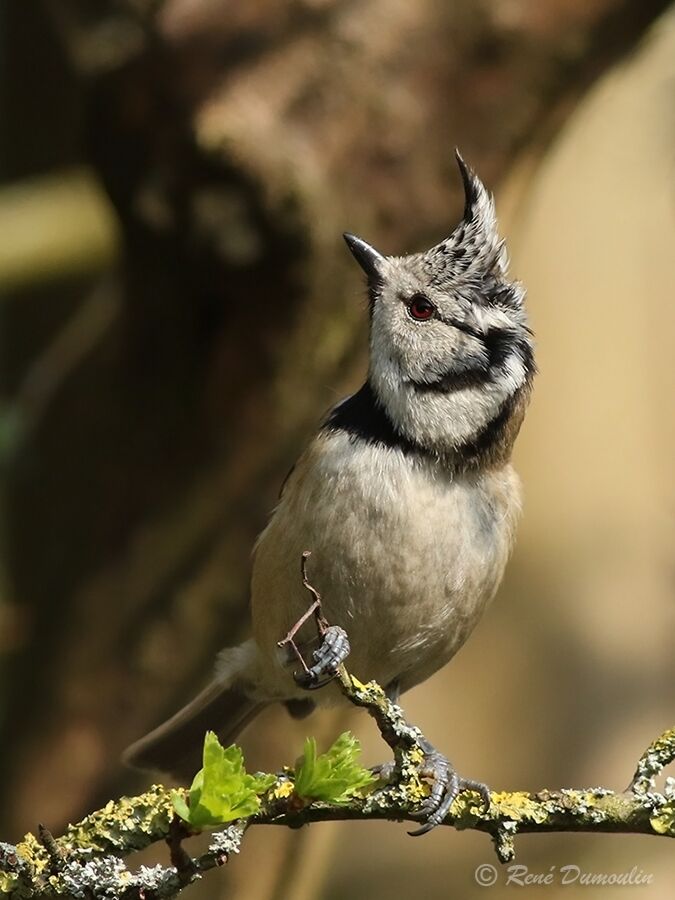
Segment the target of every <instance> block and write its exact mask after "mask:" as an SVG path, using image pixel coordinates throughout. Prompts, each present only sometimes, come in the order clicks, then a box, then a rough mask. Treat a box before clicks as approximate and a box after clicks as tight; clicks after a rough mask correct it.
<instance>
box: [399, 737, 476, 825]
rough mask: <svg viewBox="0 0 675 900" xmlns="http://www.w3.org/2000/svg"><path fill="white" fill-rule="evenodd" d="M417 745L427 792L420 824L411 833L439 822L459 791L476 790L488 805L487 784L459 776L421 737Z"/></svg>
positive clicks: (420, 814) (445, 814) (443, 757)
mask: <svg viewBox="0 0 675 900" xmlns="http://www.w3.org/2000/svg"><path fill="white" fill-rule="evenodd" d="M420 745H421V747H422V751H423V753H424V764H423V766H422V767H421V770H420V773H421V775H422V776H423V777H425V778H429V779H431V793H430V794H429V796H428V797H427V798H426V800H425V801H424V803H422V805H421V808H420V811H419V817H420V818H421V819H422V820H423V824H422V825H421V827H420V828H417V829H416V830H415V831H410V832H408V833H409V834H410V835H411V836H412V837H418V836H419V835H422V834H427V832H429V831H431V830H432V829H433V828H435V827H436V826H437V825H440V824H441V823H442V822H443V821H444V819H445V817H446V816H447V815H448V813H449V812H450V808H451V807H452V804H453V803H454V802H455V799H456V798H457V797H458V796H459V794H461V793H462V791H476V793H477V794H480V796H481V799H482V800H483V803H484V804H485V808H486V810H488V809H489V808H490V791H489V788H488V787H487V785H485V784H483V783H482V782H481V781H473V780H471V779H468V778H462V777H461V775H458V774H457V772H456V771H455V769H454V767H453V766H452V763H451V762H450V761H449V760H448V759H447V757H445V756H444V755H443V754H442V753H439V752H438V750H436V749H435V747H433V746H432V745H431V744H430V743H429V742H428V741H426V740H422V741H420Z"/></svg>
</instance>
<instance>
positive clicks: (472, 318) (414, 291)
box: [345, 154, 534, 456]
mask: <svg viewBox="0 0 675 900" xmlns="http://www.w3.org/2000/svg"><path fill="white" fill-rule="evenodd" d="M457 162H458V164H459V169H460V172H461V175H462V180H463V183H464V192H465V198H466V199H465V207H464V215H463V217H462V220H461V222H460V223H459V224H458V225H457V227H456V228H455V230H454V231H453V232H452V234H451V235H450V237H448V238H446V239H445V240H444V241H442V242H441V243H440V244H437V245H436V246H434V247H432V248H431V249H430V250H427V251H425V252H423V253H415V254H412V255H410V256H401V257H397V256H384V255H382V254H381V253H379V252H378V251H377V250H375V248H374V247H371V246H370V245H369V244H367V243H366V242H365V241H362V240H361V239H360V238H357V237H355V236H353V235H350V234H346V235H345V240H346V242H347V245H348V246H349V249H350V250H351V252H352V254H353V255H354V257H355V258H356V260H357V262H358V263H359V264H360V266H361V267H362V268H363V269H364V271H365V272H366V274H367V276H368V289H369V296H370V310H371V327H370V369H369V381H370V385H371V387H372V390H373V392H374V394H375V397H376V399H377V401H378V403H379V404H380V406H381V407H382V409H383V410H384V411H385V412H386V414H387V416H388V417H389V419H390V420H391V423H392V425H393V426H394V427H395V428H396V429H397V431H399V433H400V434H401V435H403V436H404V437H405V438H406V439H408V440H410V441H412V442H413V443H415V444H417V445H419V446H421V447H423V448H424V449H426V450H430V451H433V452H436V453H437V454H439V455H442V456H447V455H455V456H457V455H460V456H461V454H462V453H464V452H468V453H471V452H474V451H473V449H472V448H473V447H474V445H475V443H476V442H477V441H478V442H480V441H481V439H482V437H483V436H484V435H485V432H486V429H489V428H491V427H492V426H493V425H494V423H495V421H496V420H499V422H500V424H501V425H504V424H505V423H506V424H509V423H510V425H511V431H513V427H512V426H513V423H512V422H511V421H510V420H511V418H512V416H514V415H515V416H518V417H519V419H518V422H517V423H516V428H515V431H516V432H517V427H518V426H519V425H520V420H521V419H522V413H523V412H524V408H525V402H526V400H527V396H528V395H529V387H530V382H531V379H532V376H533V374H534V361H533V351H532V340H531V332H530V331H529V329H528V327H527V317H526V314H525V310H524V307H523V300H524V296H525V292H524V290H523V288H522V286H521V285H520V284H518V283H517V282H513V281H510V280H509V279H508V274H507V266H508V259H507V254H506V248H505V245H504V242H503V241H502V240H501V239H500V237H499V234H498V232H497V222H496V217H495V209H494V202H493V199H492V197H491V195H490V194H489V193H488V192H487V190H486V189H485V186H484V185H483V183H482V182H481V181H480V179H479V178H478V177H477V176H476V175H475V173H474V172H472V170H471V169H470V168H469V167H468V166H467V165H466V163H465V162H464V161H463V159H462V158H461V156H460V155H459V154H457ZM521 407H522V411H521ZM513 438H515V434H513ZM511 443H512V440H511ZM509 449H510V447H509Z"/></svg>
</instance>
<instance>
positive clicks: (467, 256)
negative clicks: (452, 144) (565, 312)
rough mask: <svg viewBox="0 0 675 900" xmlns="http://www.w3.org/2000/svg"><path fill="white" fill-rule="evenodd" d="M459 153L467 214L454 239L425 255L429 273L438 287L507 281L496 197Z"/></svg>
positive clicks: (506, 261)
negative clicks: (478, 280)
mask: <svg viewBox="0 0 675 900" xmlns="http://www.w3.org/2000/svg"><path fill="white" fill-rule="evenodd" d="M455 154H456V157H457V164H458V166H459V171H460V174H461V176H462V183H463V185H464V214H463V216H462V220H461V222H460V223H459V224H458V225H457V227H456V228H455V230H454V231H453V232H452V234H451V235H450V237H448V238H446V239H445V240H444V241H441V243H440V244H437V245H436V246H435V247H432V248H431V250H428V251H427V252H426V253H425V254H424V268H425V272H426V274H427V276H428V277H429V281H430V283H431V284H434V285H436V286H438V287H443V286H444V284H446V283H448V282H452V283H453V284H455V285H456V284H457V282H458V281H459V282H461V281H463V280H467V281H469V280H472V279H474V278H481V279H486V278H487V279H489V278H490V277H492V278H496V279H498V278H503V277H504V276H505V275H506V271H507V268H508V256H507V253H506V247H505V244H504V241H503V240H501V238H500V237H499V232H498V230H497V217H496V213H495V205H494V200H493V199H492V195H491V194H490V193H489V192H488V191H487V189H486V187H485V185H484V184H483V182H482V181H481V180H480V178H479V177H478V176H477V175H476V173H475V172H474V171H473V170H472V169H471V168H470V167H469V166H468V165H467V164H466V163H465V162H464V160H463V159H462V156H461V155H460V153H459V151H455Z"/></svg>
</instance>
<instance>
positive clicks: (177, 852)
mask: <svg viewBox="0 0 675 900" xmlns="http://www.w3.org/2000/svg"><path fill="white" fill-rule="evenodd" d="M339 679H340V684H341V687H342V690H343V692H344V693H345V694H346V696H347V697H348V698H349V700H350V701H351V702H352V703H354V704H355V705H356V706H360V707H362V708H364V709H366V710H367V711H368V713H369V714H370V715H371V716H372V717H373V718H374V719H375V721H376V723H377V726H378V728H379V730H380V733H381V735H382V737H383V739H384V740H385V741H386V743H387V744H388V745H389V746H390V747H391V749H392V750H393V753H394V760H395V769H394V776H393V778H392V779H391V780H390V782H389V783H388V784H387V785H385V786H384V787H382V788H380V789H378V790H375V791H373V792H371V793H370V794H368V795H367V796H365V797H362V798H354V799H351V800H350V801H349V802H346V803H340V804H331V803H325V802H307V801H305V800H303V799H302V798H300V797H298V795H297V793H296V792H295V790H294V786H293V780H292V773H290V772H289V773H287V774H286V775H284V776H280V777H279V778H278V779H277V781H276V783H275V784H274V785H273V786H272V787H271V788H270V790H269V791H268V792H267V793H266V794H265V796H264V797H263V799H262V802H261V806H260V810H259V811H258V812H257V813H255V814H254V815H251V816H249V817H247V818H246V819H241V820H238V821H236V822H234V823H232V824H231V825H229V826H228V827H227V828H225V829H223V830H222V831H217V832H215V833H214V834H213V835H212V840H211V844H210V845H209V848H208V850H207V851H206V852H205V853H203V854H201V855H199V856H196V857H191V856H190V855H189V854H188V853H187V851H186V850H185V848H184V846H183V841H184V840H185V839H186V838H188V837H189V836H190V832H189V831H188V829H187V827H186V825H185V824H184V823H183V822H182V821H181V820H180V819H179V818H178V817H177V816H176V814H175V812H174V801H173V792H172V791H170V790H169V789H167V788H164V787H162V786H159V785H155V786H154V787H152V788H151V789H150V790H149V791H147V792H146V793H145V794H142V795H141V796H139V797H133V798H127V797H125V798H122V799H120V800H118V801H115V802H113V801H111V802H110V803H108V804H107V805H106V806H105V807H104V808H103V809H101V810H99V811H97V812H95V813H92V814H91V815H89V816H87V817H86V818H85V819H83V820H82V821H81V822H79V823H77V824H76V825H70V826H69V827H68V828H67V829H66V831H65V833H64V834H63V835H62V836H61V837H58V838H53V837H52V836H51V835H50V834H49V832H48V831H46V829H44V828H43V827H42V826H40V827H39V829H38V834H37V836H35V835H32V834H29V835H27V836H26V837H25V838H24V840H23V841H21V843H19V844H18V845H17V846H12V845H9V844H0V891H1V892H3V893H4V894H8V895H10V896H11V897H13V898H16V900H24V898H33V897H35V898H38V897H50V896H53V895H55V894H58V895H59V896H63V895H65V896H70V897H78V898H80V897H83V898H85V897H86V898H91V897H95V898H97V897H112V896H114V897H123V898H125V900H134V898H148V897H149V896H151V897H153V898H157V900H163V898H169V897H173V896H175V895H176V894H178V893H179V892H180V891H181V890H182V889H183V888H184V887H186V886H187V885H189V884H190V883H191V882H193V881H194V880H195V879H197V878H200V877H201V876H202V875H203V873H204V872H206V871H207V870H208V869H211V868H214V867H215V866H219V865H222V864H224V863H225V862H227V860H228V859H229V858H230V856H231V855H232V854H233V853H237V852H239V848H240V844H241V841H242V839H243V837H244V834H245V832H246V830H247V829H248V828H249V827H250V826H252V825H282V826H290V827H298V826H301V825H305V824H310V823H312V822H325V821H331V820H345V819H348V820H354V821H355V820H365V819H395V820H399V821H411V822H414V821H416V820H417V814H418V810H419V805H420V803H421V801H422V800H423V799H424V797H425V796H426V794H427V792H428V787H427V785H426V783H425V779H424V777H423V776H422V774H421V769H420V767H421V763H422V762H423V751H422V748H421V741H422V740H423V736H422V733H421V732H420V730H419V729H418V728H417V727H415V726H414V725H410V724H409V723H408V722H407V721H406V719H405V717H404V715H403V711H402V709H401V708H400V707H398V706H396V705H395V704H393V703H391V702H390V701H389V700H388V699H387V697H386V695H385V693H384V691H383V690H382V688H381V687H380V686H379V685H377V684H376V683H375V682H370V683H368V684H365V685H364V684H362V683H361V682H359V681H358V680H357V679H356V678H354V677H353V676H350V675H349V674H348V673H347V672H346V670H345V669H344V668H341V670H340V672H339ZM674 759H675V728H671V729H670V730H668V731H666V732H665V733H664V734H663V735H661V737H660V738H658V739H657V740H656V741H654V742H653V743H652V744H650V746H649V747H648V748H647V750H646V751H645V753H644V754H643V756H642V757H641V758H640V760H639V762H638V765H637V772H636V775H635V777H634V779H633V782H632V784H631V786H630V788H629V789H628V790H627V791H625V792H623V793H615V792H614V791H610V790H608V789H606V788H601V787H598V788H589V789H571V788H570V789H562V790H557V791H549V790H546V791H540V792H539V793H536V794H531V793H527V792H524V791H493V792H491V794H490V801H491V802H490V808H489V809H485V808H484V806H483V803H482V800H481V798H480V797H479V795H478V794H477V793H474V792H473V791H465V792H464V793H462V794H461V795H460V796H459V797H458V798H457V799H456V801H455V803H454V804H453V806H452V809H451V813H450V815H449V816H448V817H447V819H446V820H445V822H444V824H445V825H450V826H454V827H455V828H457V829H465V828H468V829H475V830H478V831H483V832H486V833H487V834H489V835H491V837H492V838H493V841H494V843H495V848H496V851H497V855H498V857H499V859H500V860H501V861H502V862H506V861H508V860H511V859H512V858H513V855H514V838H515V837H516V835H517V834H518V833H533V832H553V831H559V832H568V831H569V832H572V831H587V832H616V833H634V834H652V835H661V836H665V837H675V783H674V781H673V779H666V786H665V788H664V791H663V793H660V792H657V791H656V789H655V783H654V779H655V777H656V776H657V775H659V774H660V773H661V772H662V770H663V768H664V767H665V766H666V765H668V764H669V763H671V762H673V760H674ZM158 841H166V843H167V844H168V846H169V853H168V855H169V860H170V862H169V864H167V865H166V866H161V865H157V866H154V867H151V868H149V867H147V866H140V867H139V868H138V869H137V870H135V871H133V870H132V869H130V868H129V867H128V866H127V864H126V863H125V862H124V860H123V858H124V857H127V856H129V855H130V854H132V853H133V852H134V851H137V850H141V849H143V848H144V847H147V846H148V845H149V844H152V843H155V842H158Z"/></svg>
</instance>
